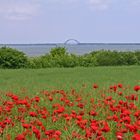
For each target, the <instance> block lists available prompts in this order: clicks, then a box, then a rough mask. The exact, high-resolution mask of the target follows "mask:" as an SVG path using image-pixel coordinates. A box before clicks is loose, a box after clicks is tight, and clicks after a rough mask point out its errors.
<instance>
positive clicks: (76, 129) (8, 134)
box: [0, 66, 140, 140]
mask: <svg viewBox="0 0 140 140" xmlns="http://www.w3.org/2000/svg"><path fill="white" fill-rule="evenodd" d="M139 69H140V68H139V67H135V66H133V67H99V68H88V69H83V68H76V69H52V70H51V69H46V70H22V69H21V70H5V71H4V70H2V71H1V73H0V79H1V81H0V140H90V139H91V140H140V81H139V80H140V74H139V73H138V72H139Z"/></svg>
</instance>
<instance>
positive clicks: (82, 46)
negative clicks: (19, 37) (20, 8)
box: [0, 43, 140, 56]
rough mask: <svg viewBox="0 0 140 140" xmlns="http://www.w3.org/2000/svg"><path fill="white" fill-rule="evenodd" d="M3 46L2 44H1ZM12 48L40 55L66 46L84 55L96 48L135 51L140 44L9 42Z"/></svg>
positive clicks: (70, 50)
mask: <svg viewBox="0 0 140 140" xmlns="http://www.w3.org/2000/svg"><path fill="white" fill-rule="evenodd" d="M0 46H2V45H0ZM7 46H9V47H11V48H16V49H18V50H20V51H23V52H24V53H25V54H26V55H28V56H40V55H44V54H46V53H49V51H50V50H51V48H54V47H56V46H64V47H66V49H67V51H68V52H69V53H74V54H78V55H82V54H85V53H89V52H91V51H95V50H101V49H104V50H117V51H134V50H140V44H107V43H106V44H103V43H79V44H67V45H64V44H7Z"/></svg>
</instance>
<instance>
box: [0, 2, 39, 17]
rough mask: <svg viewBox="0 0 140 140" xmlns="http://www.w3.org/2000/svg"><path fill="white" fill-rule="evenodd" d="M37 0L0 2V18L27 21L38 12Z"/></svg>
mask: <svg viewBox="0 0 140 140" xmlns="http://www.w3.org/2000/svg"><path fill="white" fill-rule="evenodd" d="M39 9H40V4H39V2H38V0H1V1H0V17H3V18H6V19H10V20H27V19H30V18H32V17H33V16H36V15H37V14H38V12H39Z"/></svg>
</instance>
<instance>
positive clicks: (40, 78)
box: [0, 66, 140, 93]
mask: <svg viewBox="0 0 140 140" xmlns="http://www.w3.org/2000/svg"><path fill="white" fill-rule="evenodd" d="M119 82H121V83H124V84H130V85H131V86H133V85H135V84H138V83H140V67H139V66H128V67H127V66H126V67H124V66H123V67H95V68H53V69H37V70H36V69H35V70H32V69H19V70H0V89H1V90H12V91H19V90H20V88H27V89H28V90H29V92H32V93H33V92H34V91H35V92H37V91H39V90H42V89H54V88H57V89H61V88H62V89H70V88H71V87H74V88H76V89H80V87H81V86H82V84H86V85H88V86H91V85H92V84H93V83H98V84H99V85H101V86H102V87H103V86H109V85H110V84H115V83H119Z"/></svg>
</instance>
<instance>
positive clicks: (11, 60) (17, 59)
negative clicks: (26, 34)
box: [0, 47, 28, 69]
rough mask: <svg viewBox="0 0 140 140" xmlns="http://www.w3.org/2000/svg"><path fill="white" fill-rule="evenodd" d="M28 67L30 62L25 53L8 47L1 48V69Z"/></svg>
mask: <svg viewBox="0 0 140 140" xmlns="http://www.w3.org/2000/svg"><path fill="white" fill-rule="evenodd" d="M27 65H28V60H27V57H26V56H25V54H24V53H23V52H20V51H17V50H16V49H12V48H8V47H1V48H0V67H1V68H14V69H15V68H25V67H27Z"/></svg>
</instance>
